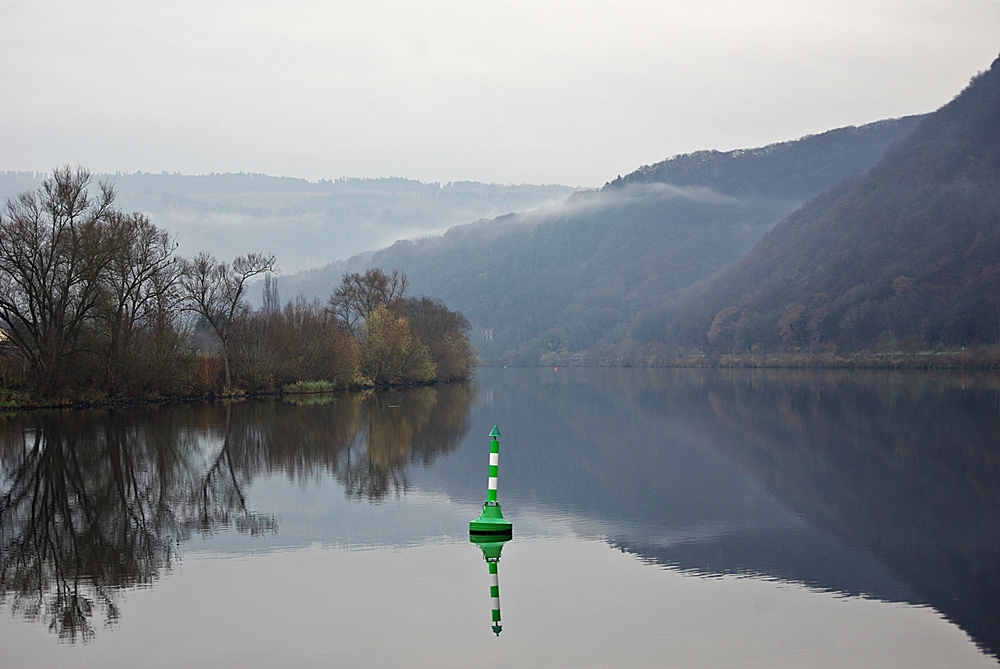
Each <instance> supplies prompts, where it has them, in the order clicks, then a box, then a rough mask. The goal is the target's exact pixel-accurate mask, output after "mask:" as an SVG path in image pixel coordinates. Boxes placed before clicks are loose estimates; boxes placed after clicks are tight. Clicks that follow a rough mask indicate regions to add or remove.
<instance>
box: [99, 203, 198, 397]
mask: <svg viewBox="0 0 1000 669" xmlns="http://www.w3.org/2000/svg"><path fill="white" fill-rule="evenodd" d="M176 248H177V244H176V243H175V242H173V241H172V240H171V239H170V236H169V235H168V233H167V232H166V231H164V230H160V229H159V228H157V227H156V226H155V225H153V223H152V222H150V220H149V217H147V216H146V215H144V214H140V213H133V214H122V213H118V212H116V213H114V214H113V215H112V216H111V225H110V226H109V234H108V244H107V252H108V265H107V271H106V279H105V281H104V291H105V300H104V302H105V304H104V305H103V307H104V308H102V309H101V310H99V312H98V313H99V314H100V315H101V316H102V317H103V318H104V319H105V321H106V331H107V341H108V344H107V346H108V351H107V353H106V364H107V381H106V383H107V384H108V386H109V388H111V389H114V388H115V386H117V385H119V384H120V383H121V381H122V376H123V375H124V374H126V372H127V370H128V368H129V366H130V365H129V362H130V359H131V358H133V357H134V354H135V353H136V351H135V348H136V343H137V342H136V339H137V336H138V335H139V334H140V333H141V332H142V331H143V330H155V329H156V328H157V327H159V326H162V325H163V324H165V323H169V322H170V321H171V320H173V319H172V317H171V316H172V312H173V310H174V308H176V306H177V304H178V302H179V300H180V292H179V289H178V288H179V287H178V279H179V273H180V269H181V263H179V262H178V261H177V258H175V257H174V256H173V252H174V250H175V249H176Z"/></svg>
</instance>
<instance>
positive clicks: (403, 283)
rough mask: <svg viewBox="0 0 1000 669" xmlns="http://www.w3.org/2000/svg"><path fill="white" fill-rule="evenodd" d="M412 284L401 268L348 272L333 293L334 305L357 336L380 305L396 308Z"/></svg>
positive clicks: (345, 325)
mask: <svg viewBox="0 0 1000 669" xmlns="http://www.w3.org/2000/svg"><path fill="white" fill-rule="evenodd" d="M409 285H410V282H409V281H408V280H407V278H406V275H405V274H403V273H402V272H400V271H399V270H398V269H394V270H392V274H386V273H385V272H383V271H382V270H381V269H378V268H374V269H370V270H368V271H367V272H365V273H364V274H358V273H357V272H355V273H353V274H345V275H344V278H343V280H342V281H341V283H340V286H338V287H337V289H336V290H335V291H334V292H333V295H331V296H330V307H331V308H332V309H333V312H334V313H335V314H336V315H337V318H338V319H339V320H340V322H341V323H343V325H344V327H345V328H347V330H348V331H349V332H351V333H352V334H353V335H354V337H355V339H358V340H360V339H361V337H362V336H363V335H364V327H365V323H367V322H368V318H369V317H370V316H371V315H372V314H373V313H374V312H375V310H376V309H378V308H379V307H385V308H387V309H393V308H394V307H395V306H396V303H397V302H398V301H399V300H401V299H403V296H404V295H405V294H406V289H407V287H408V286H409Z"/></svg>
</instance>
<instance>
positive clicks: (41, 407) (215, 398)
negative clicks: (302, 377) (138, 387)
mask: <svg viewBox="0 0 1000 669" xmlns="http://www.w3.org/2000/svg"><path fill="white" fill-rule="evenodd" d="M470 378H472V377H469V378H466V379H441V380H438V381H420V382H415V383H398V384H377V385H370V386H348V387H344V388H333V389H330V390H314V391H304V392H287V391H284V390H247V391H239V392H233V393H218V394H211V395H178V396H171V397H107V398H103V399H88V400H66V399H61V400H54V401H53V403H51V404H46V403H30V404H28V403H23V404H13V405H10V406H0V414H3V413H4V412H8V411H9V412H14V411H46V410H55V409H61V410H71V411H72V410H80V409H102V408H112V409H119V408H120V409H126V408H131V407H138V406H147V405H152V404H185V403H201V404H209V403H213V402H236V401H243V400H253V399H261V398H264V397H286V396H287V397H300V396H309V395H334V394H339V393H356V392H364V391H367V390H394V389H402V388H417V387H421V386H437V385H442V384H447V383H458V382H461V381H468V380H469V379H470Z"/></svg>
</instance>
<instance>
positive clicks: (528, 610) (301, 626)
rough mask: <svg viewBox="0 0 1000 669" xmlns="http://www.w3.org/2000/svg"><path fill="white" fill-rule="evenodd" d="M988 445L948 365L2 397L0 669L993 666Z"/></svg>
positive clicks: (986, 404)
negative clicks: (48, 399) (491, 568)
mask: <svg viewBox="0 0 1000 669" xmlns="http://www.w3.org/2000/svg"><path fill="white" fill-rule="evenodd" d="M494 424H497V425H499V427H500V430H501V433H502V437H501V456H500V486H499V487H500V495H499V498H500V501H501V503H502V504H503V510H504V514H505V516H506V517H507V518H508V519H510V520H512V521H513V523H514V539H513V540H512V541H510V542H508V543H506V544H505V545H504V546H503V549H502V557H501V559H500V561H499V567H498V577H499V587H500V602H501V609H502V631H501V633H500V634H499V636H497V635H496V634H495V633H494V631H493V629H492V626H493V622H492V620H491V599H490V591H489V585H490V577H489V572H488V565H487V563H486V562H485V561H484V559H483V552H482V551H481V550H480V548H479V547H478V546H476V545H474V544H472V543H470V542H469V540H468V522H469V520H471V519H472V518H474V517H475V516H476V515H477V514H478V512H479V507H480V505H481V504H482V501H483V499H484V498H485V493H486V474H487V471H486V470H487V467H486V465H487V453H488V437H487V435H488V434H489V431H490V429H491V428H492V426H493V425H494ZM998 438H1000V379H998V378H997V377H994V376H990V375H977V374H959V373H954V374H941V373H939V374H936V375H932V374H930V373H909V374H900V373H885V372H824V371H818V372H794V371H732V372H723V371H705V370H606V369H568V370H567V369H560V370H558V371H554V370H552V369H485V370H481V371H480V372H479V374H478V375H477V379H476V380H475V381H474V382H471V383H463V384H449V385H443V386H437V387H432V388H416V389H411V390H407V391H401V392H391V393H366V394H355V395H347V394H344V395H336V396H328V397H312V398H308V401H306V402H299V403H290V402H282V401H277V400H275V401H261V402H254V403H246V404H214V405H174V406H158V407H151V408H147V409H136V410H99V411H89V412H35V413H24V414H14V415H8V416H6V417H5V418H4V419H3V420H2V422H0V492H2V495H3V497H2V502H0V503H2V507H0V547H2V553H0V560H2V563H0V598H2V600H3V601H2V606H3V610H4V615H3V616H0V666H5V667H6V666H16V667H34V666H38V667H46V666H67V667H73V666H98V665H100V666H109V665H111V666H129V665H136V664H139V663H142V664H143V665H146V666H150V667H174V666H212V667H217V666H218V667H227V666H232V667H237V666H239V667H271V666H303V667H308V666H331V665H352V666H372V667H383V666H434V667H439V666H469V665H470V664H476V663H481V662H482V661H483V660H484V658H490V661H491V662H497V663H501V664H506V665H508V666H552V667H562V666H565V667H578V666H594V667H602V666H635V667H640V666H649V667H660V666H668V665H669V666H681V667H727V666H732V667H747V666H766V667H869V666H870V667H941V666H955V667H977V666H994V667H995V666H996V665H997V664H998V662H997V653H998V651H1000V605H998V604H997V602H998V601H1000V577H998V576H997V569H998V567H1000V444H998Z"/></svg>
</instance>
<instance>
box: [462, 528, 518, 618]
mask: <svg viewBox="0 0 1000 669" xmlns="http://www.w3.org/2000/svg"><path fill="white" fill-rule="evenodd" d="M469 541H471V542H472V543H474V544H476V545H477V546H479V549H480V550H481V551H483V559H484V560H486V564H487V565H488V566H489V571H490V619H491V620H492V622H493V626H492V627H491V628H490V629H492V630H493V633H494V634H496V635H497V636H500V632H502V631H503V626H502V625H501V624H500V553H501V552H502V551H503V546H504V544H505V543H507V542H508V541H510V537H509V535H508V537H507V538H501V537H488V536H482V535H479V536H476V535H473V536H471V537H469Z"/></svg>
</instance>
